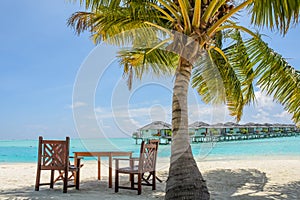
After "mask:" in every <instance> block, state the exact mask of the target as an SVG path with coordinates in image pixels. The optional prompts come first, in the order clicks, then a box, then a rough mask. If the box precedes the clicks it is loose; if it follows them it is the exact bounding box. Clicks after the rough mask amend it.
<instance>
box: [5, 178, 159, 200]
mask: <svg viewBox="0 0 300 200" xmlns="http://www.w3.org/2000/svg"><path fill="white" fill-rule="evenodd" d="M127 180H128V179H127ZM107 183H108V182H107V180H104V181H97V180H86V181H82V182H80V190H76V189H75V188H68V192H67V193H63V192H62V183H57V184H55V185H54V189H50V188H49V186H41V187H40V191H34V185H30V186H28V187H21V188H14V189H8V190H2V189H1V193H0V199H7V200H9V199H22V200H23V199H26V200H27V199H28V200H29V199H41V200H43V199H54V200H56V199H72V200H73V199H111V200H114V199H128V200H135V199H141V198H140V195H137V192H136V191H132V190H121V191H119V193H115V192H114V188H108V184H107ZM163 196H164V188H163V189H162V188H157V190H156V191H152V189H151V187H143V188H142V197H143V198H142V199H158V200H160V199H164V198H163Z"/></svg>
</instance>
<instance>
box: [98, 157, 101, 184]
mask: <svg viewBox="0 0 300 200" xmlns="http://www.w3.org/2000/svg"><path fill="white" fill-rule="evenodd" d="M98 180H101V157H100V156H98Z"/></svg>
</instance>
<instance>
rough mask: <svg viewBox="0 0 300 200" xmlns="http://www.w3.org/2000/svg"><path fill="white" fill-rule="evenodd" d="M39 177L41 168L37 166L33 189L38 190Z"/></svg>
mask: <svg viewBox="0 0 300 200" xmlns="http://www.w3.org/2000/svg"><path fill="white" fill-rule="evenodd" d="M40 178H41V169H40V168H39V167H38V169H37V172H36V180H35V191H39V189H40Z"/></svg>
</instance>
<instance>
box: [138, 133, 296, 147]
mask: <svg viewBox="0 0 300 200" xmlns="http://www.w3.org/2000/svg"><path fill="white" fill-rule="evenodd" d="M292 136H300V132H270V133H248V134H224V135H206V136H205V135H199V136H195V135H193V136H191V137H190V139H191V143H200V142H225V141H238V140H253V139H264V138H277V137H292ZM133 139H135V142H136V144H140V143H141V142H142V141H145V142H148V141H149V140H152V139H157V140H159V143H160V144H164V145H167V144H170V143H171V141H172V137H161V136H153V137H133Z"/></svg>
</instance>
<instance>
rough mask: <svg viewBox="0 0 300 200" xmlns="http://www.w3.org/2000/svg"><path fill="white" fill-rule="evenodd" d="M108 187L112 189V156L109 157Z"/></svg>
mask: <svg viewBox="0 0 300 200" xmlns="http://www.w3.org/2000/svg"><path fill="white" fill-rule="evenodd" d="M108 187H109V188H112V155H109V168H108Z"/></svg>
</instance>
